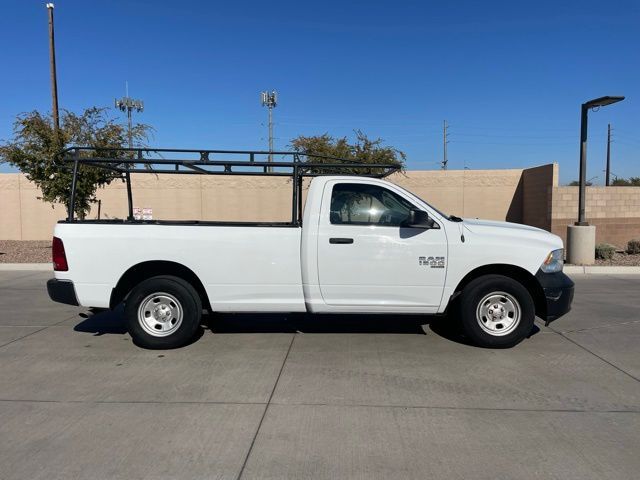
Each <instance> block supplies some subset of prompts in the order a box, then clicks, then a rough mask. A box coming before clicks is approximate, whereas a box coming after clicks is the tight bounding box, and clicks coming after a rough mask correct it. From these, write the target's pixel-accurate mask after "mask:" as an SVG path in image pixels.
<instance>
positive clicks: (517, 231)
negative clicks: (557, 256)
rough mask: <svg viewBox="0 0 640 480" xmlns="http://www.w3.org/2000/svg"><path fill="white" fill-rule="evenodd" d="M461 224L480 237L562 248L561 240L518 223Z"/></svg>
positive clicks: (470, 220) (471, 220)
mask: <svg viewBox="0 0 640 480" xmlns="http://www.w3.org/2000/svg"><path fill="white" fill-rule="evenodd" d="M462 224H463V225H464V226H465V228H466V229H467V230H469V231H470V232H472V233H474V234H477V235H482V236H494V237H500V238H513V239H514V240H515V239H518V240H519V239H522V240H525V241H526V240H528V241H534V242H537V243H543V244H547V245H548V246H549V248H551V249H557V248H562V247H563V245H562V239H561V238H560V237H558V236H557V235H554V234H552V233H550V232H547V231H546V230H543V229H541V228H537V227H532V226H530V225H522V224H520V223H511V222H500V221H496V220H479V219H476V218H465V219H463V222H462Z"/></svg>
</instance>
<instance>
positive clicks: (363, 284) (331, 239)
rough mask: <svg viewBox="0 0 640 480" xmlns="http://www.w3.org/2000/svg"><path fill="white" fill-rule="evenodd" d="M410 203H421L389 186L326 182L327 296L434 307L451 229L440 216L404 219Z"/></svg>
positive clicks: (354, 302)
mask: <svg viewBox="0 0 640 480" xmlns="http://www.w3.org/2000/svg"><path fill="white" fill-rule="evenodd" d="M412 208H419V209H423V208H422V207H418V206H416V205H414V204H413V203H412V202H411V201H410V200H409V199H408V198H405V196H403V193H402V190H401V189H397V190H393V189H392V186H387V185H383V184H375V183H371V182H368V181H367V180H361V181H359V180H356V179H354V180H349V181H343V180H335V181H330V182H327V184H326V185H325V188H324V192H323V197H322V206H321V212H320V219H319V228H318V239H317V241H318V277H319V284H320V291H321V293H322V297H323V299H324V301H325V303H327V304H328V305H336V306H353V307H355V306H364V307H374V309H375V310H380V311H384V310H385V309H386V307H395V308H397V307H409V308H407V309H408V310H411V308H410V307H414V308H415V309H417V310H420V311H424V312H427V313H429V312H432V311H434V312H435V311H436V310H437V308H438V307H439V305H440V300H441V296H442V291H443V287H444V282H445V275H446V260H447V259H446V256H447V239H446V233H445V230H444V228H443V226H442V225H440V224H439V223H438V222H440V220H439V219H438V220H436V224H435V227H436V228H432V229H419V228H406V227H402V226H401V224H402V222H403V221H404V220H405V219H406V218H407V217H408V215H409V211H410V210H411V209H412ZM389 309H391V308H389Z"/></svg>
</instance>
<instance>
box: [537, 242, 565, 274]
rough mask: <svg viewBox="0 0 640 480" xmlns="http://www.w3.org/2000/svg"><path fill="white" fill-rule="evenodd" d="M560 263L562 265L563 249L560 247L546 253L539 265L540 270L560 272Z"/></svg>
mask: <svg viewBox="0 0 640 480" xmlns="http://www.w3.org/2000/svg"><path fill="white" fill-rule="evenodd" d="M562 265H564V249H562V248H560V249H558V250H554V251H553V252H551V253H550V254H549V255H547V258H546V259H545V261H544V262H542V265H540V270H542V271H543V272H544V273H555V272H561V271H562Z"/></svg>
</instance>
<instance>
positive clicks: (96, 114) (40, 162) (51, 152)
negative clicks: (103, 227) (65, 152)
mask: <svg viewBox="0 0 640 480" xmlns="http://www.w3.org/2000/svg"><path fill="white" fill-rule="evenodd" d="M150 132H151V127H150V126H148V125H144V124H136V125H134V126H133V128H132V136H133V140H134V144H139V143H141V142H144V141H145V140H146V139H147V138H148V135H149V133H150ZM13 133H14V136H13V139H12V140H10V141H8V142H5V143H3V144H1V145H0V163H2V162H6V163H9V164H10V165H14V166H16V167H17V168H18V169H20V171H21V172H22V173H24V174H25V175H26V176H27V178H28V179H29V180H31V181H32V182H33V183H35V184H36V185H37V186H38V187H39V188H40V190H41V191H42V197H39V198H40V199H41V200H43V201H45V202H50V203H52V204H53V203H62V204H65V205H68V202H69V197H70V195H71V180H72V177H73V173H72V170H71V167H70V165H68V164H64V165H63V164H62V162H61V161H60V159H59V158H58V157H57V153H58V152H60V151H61V150H62V149H63V148H65V147H69V146H72V145H77V146H88V147H92V148H94V149H95V150H92V151H87V153H86V154H87V155H89V154H92V155H100V156H103V157H113V158H114V164H118V162H117V159H119V158H124V157H125V156H126V155H128V154H127V153H126V152H124V151H115V152H111V151H110V152H105V151H104V150H101V149H105V148H115V149H119V148H123V147H125V146H127V145H128V136H127V127H126V126H124V125H121V124H119V123H118V122H116V121H115V120H113V119H111V118H109V117H108V115H107V112H106V109H105V108H97V107H92V108H88V109H86V110H85V111H84V112H83V113H82V114H80V115H77V114H75V113H73V112H68V111H64V112H63V115H62V118H61V125H60V129H59V130H56V129H55V127H54V125H53V120H52V118H51V116H50V115H43V114H41V113H39V112H37V111H33V112H29V113H25V114H21V115H18V116H17V117H16V120H15V122H14V125H13ZM118 177H119V174H118V173H115V172H112V171H109V170H105V169H102V168H96V167H91V166H87V165H81V166H80V169H79V175H78V182H77V185H76V202H75V209H74V210H75V214H76V215H77V216H78V217H80V218H84V216H86V214H87V213H88V212H89V209H90V207H91V203H94V202H95V201H96V191H97V189H98V188H100V187H104V186H105V185H108V184H109V183H111V182H112V181H113V180H114V179H116V178H118Z"/></svg>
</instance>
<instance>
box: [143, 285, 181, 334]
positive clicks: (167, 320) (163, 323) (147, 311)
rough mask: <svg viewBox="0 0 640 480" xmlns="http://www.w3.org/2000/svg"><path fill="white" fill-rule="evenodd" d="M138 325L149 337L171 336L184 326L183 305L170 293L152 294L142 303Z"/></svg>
mask: <svg viewBox="0 0 640 480" xmlns="http://www.w3.org/2000/svg"><path fill="white" fill-rule="evenodd" d="M138 323H140V326H141V327H142V328H143V329H144V331H145V332H147V333H148V334H149V335H153V336H154V337H166V336H169V335H171V334H172V333H174V332H175V331H176V330H178V328H180V325H181V324H182V305H180V302H179V301H178V299H177V298H176V297H174V296H173V295H171V294H169V293H164V292H157V293H152V294H151V295H149V296H148V297H147V298H145V299H144V300H143V301H142V302H140V307H139V308H138Z"/></svg>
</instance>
